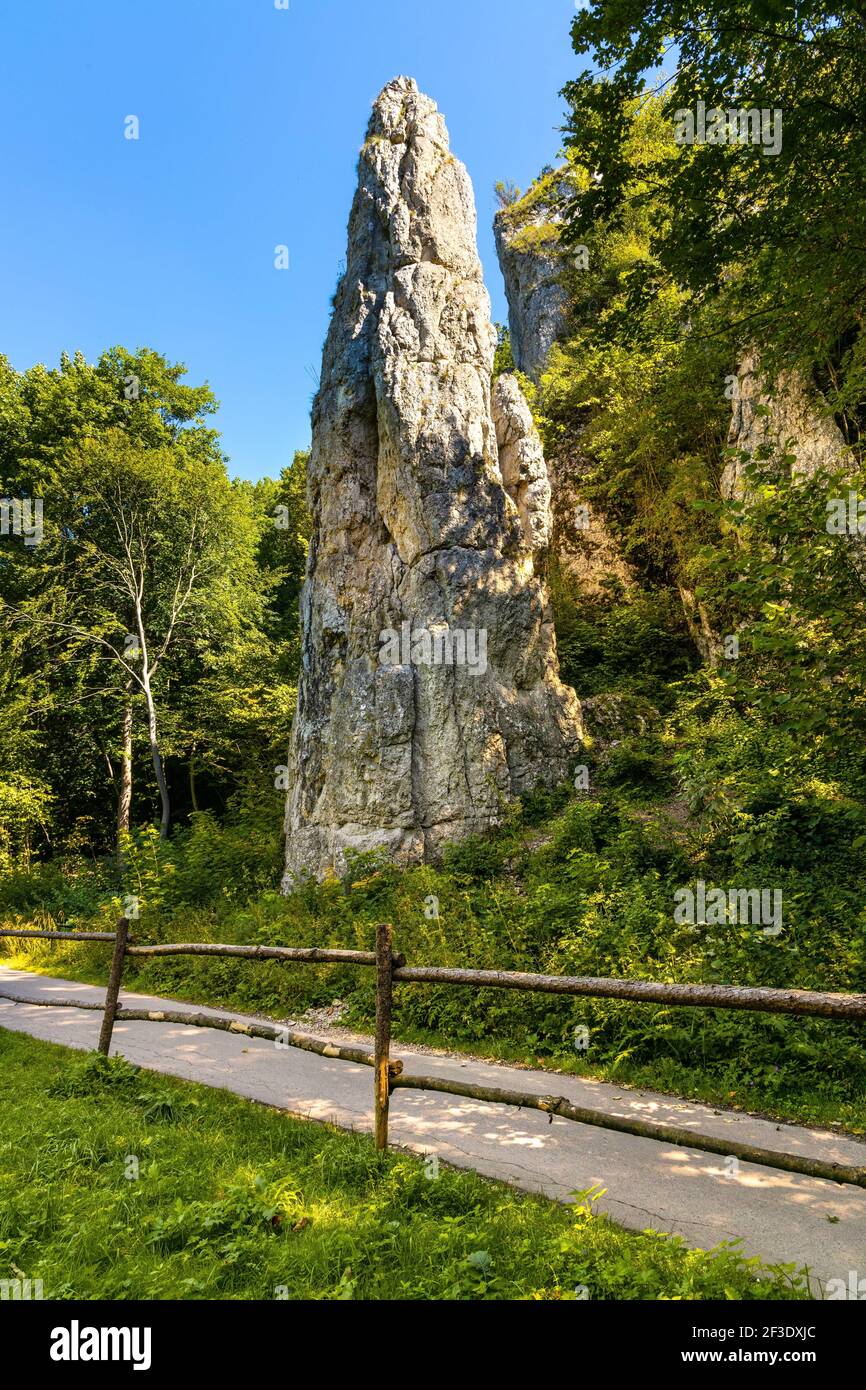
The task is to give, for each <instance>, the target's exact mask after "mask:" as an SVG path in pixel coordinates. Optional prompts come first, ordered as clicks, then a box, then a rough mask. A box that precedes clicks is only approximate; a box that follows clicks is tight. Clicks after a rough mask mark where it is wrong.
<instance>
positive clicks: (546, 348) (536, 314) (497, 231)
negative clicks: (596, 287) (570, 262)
mask: <svg viewBox="0 0 866 1390" xmlns="http://www.w3.org/2000/svg"><path fill="white" fill-rule="evenodd" d="M493 231H494V235H495V237H496V252H497V255H498V257H499V266H500V269H501V271H502V278H503V279H504V281H505V293H506V296H507V298H508V331H509V333H510V335H511V351H512V354H513V356H514V362H515V365H516V367H517V368H518V370H519V371H521V372H524V373H525V374H526V376H528V377H531V378H532V380H533V381H538V380H539V378H540V376H541V373H542V370H543V368H544V364H545V362H546V361H547V355H548V353H549V352H550V349H551V348H552V347H553V344H554V343H555V342H556V340H557V339H558V338H559V337H560V336H561V334H562V332H563V331H564V328H565V316H566V310H567V307H568V297H567V295H566V292H565V290H564V289H563V287H562V285H561V283H560V273H561V269H562V267H561V262H560V259H559V256H558V254H557V245H558V243H557V237H556V229H555V227H548V226H547V224H546V222H545V214H544V213H543V212H541V213H537V214H536V216H535V217H534V219H533V220H531V221H529V222H525V221H522V220H521V221H515V220H514V218H513V216H510V215H509V210H508V209H507V208H504V209H503V210H502V211H501V212H499V213H497V216H496V219H495V221H494V223H493Z"/></svg>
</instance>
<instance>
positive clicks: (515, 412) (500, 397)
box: [493, 372, 553, 558]
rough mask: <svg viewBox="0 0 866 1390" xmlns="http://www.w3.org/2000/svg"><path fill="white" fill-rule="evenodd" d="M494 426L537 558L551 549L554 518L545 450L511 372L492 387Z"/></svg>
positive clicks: (505, 476)
mask: <svg viewBox="0 0 866 1390" xmlns="http://www.w3.org/2000/svg"><path fill="white" fill-rule="evenodd" d="M493 423H494V425H495V428H496V445H497V448H498V450H499V468H500V471H501V473H502V481H503V484H504V486H505V490H506V492H507V493H508V495H509V497H510V498H511V500H512V501H513V502H514V505H515V506H516V507H517V513H518V516H519V517H520V524H521V527H522V528H523V535H524V538H525V540H526V544H527V545H528V546H529V548H530V550H531V551H532V552H533V554H534V555H535V556H536V557H537V558H542V557H544V556H545V555H546V553H547V550H548V547H549V546H550V534H551V529H552V525H553V518H552V514H551V509H550V479H549V477H548V476H547V465H546V463H545V462H544V450H543V448H542V445H541V439H540V438H539V435H538V430H537V429H536V428H535V421H534V420H533V418H532V411H531V410H530V409H529V403H528V401H527V399H526V397H525V396H524V394H523V392H522V391H521V389H520V385H519V383H518V381H517V378H516V377H515V376H513V375H512V374H511V373H510V372H504V373H503V374H502V375H501V376H499V377H497V379H496V382H495V384H494V387H493Z"/></svg>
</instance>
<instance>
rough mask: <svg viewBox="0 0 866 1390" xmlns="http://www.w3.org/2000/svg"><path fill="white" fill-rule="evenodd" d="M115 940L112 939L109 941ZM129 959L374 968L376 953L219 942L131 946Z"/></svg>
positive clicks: (181, 942) (314, 947)
mask: <svg viewBox="0 0 866 1390" xmlns="http://www.w3.org/2000/svg"><path fill="white" fill-rule="evenodd" d="M110 939H111V940H114V938H113V937H111V938H110ZM127 955H130V956H238V957H240V958H241V959H243V960H294V961H302V962H303V961H306V962H309V963H311V964H314V965H315V964H319V965H329V964H330V965H345V964H350V965H375V964H376V953H375V951H340V950H334V951H332V950H329V949H327V948H325V947H320V946H225V945H222V944H220V943H219V942H216V941H180V942H177V943H174V944H169V945H164V946H163V945H160V946H130V948H129V950H128V952H127Z"/></svg>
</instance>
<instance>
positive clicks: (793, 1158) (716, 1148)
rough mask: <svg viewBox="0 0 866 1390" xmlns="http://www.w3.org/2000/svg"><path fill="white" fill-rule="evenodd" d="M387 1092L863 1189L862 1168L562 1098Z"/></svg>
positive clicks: (471, 1089) (407, 1080) (465, 1089)
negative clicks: (458, 1101)
mask: <svg viewBox="0 0 866 1390" xmlns="http://www.w3.org/2000/svg"><path fill="white" fill-rule="evenodd" d="M391 1084H392V1087H393V1088H396V1087H398V1086H404V1087H407V1088H408V1089H410V1090H414V1091H442V1092H444V1093H445V1094H446V1095H453V1096H468V1097H469V1099H470V1100H484V1101H493V1102H494V1103H496V1104H497V1105H516V1106H518V1107H519V1108H521V1109H529V1110H542V1111H544V1113H545V1114H548V1115H550V1116H551V1118H552V1117H553V1116H554V1115H559V1116H561V1117H562V1118H563V1119H566V1120H575V1121H576V1122H577V1123H578V1124H581V1125H594V1126H596V1128H598V1129H613V1130H616V1131H617V1132H618V1133H620V1134H636V1135H638V1136H639V1137H640V1138H642V1139H655V1140H657V1141H658V1142H660V1143H662V1144H677V1145H680V1146H682V1147H684V1148H689V1149H703V1150H705V1151H706V1152H707V1153H714V1154H723V1155H724V1156H725V1157H726V1158H740V1159H742V1160H743V1162H744V1163H759V1164H761V1165H762V1166H763V1167H766V1168H781V1169H784V1170H785V1172H788V1173H805V1174H806V1175H807V1176H808V1177H812V1178H824V1179H826V1180H827V1181H828V1182H840V1183H853V1184H854V1185H855V1186H857V1187H866V1167H864V1168H856V1167H853V1166H852V1165H850V1164H845V1163H828V1162H825V1161H824V1160H823V1159H819V1158H805V1157H802V1156H801V1155H799V1154H787V1153H778V1152H777V1151H776V1150H773V1149H761V1148H758V1147H756V1146H755V1145H754V1144H740V1143H738V1142H737V1140H735V1139H716V1138H714V1137H713V1136H711V1135H708V1134H695V1133H693V1132H692V1131H691V1130H689V1129H680V1128H678V1127H677V1126H674V1125H666V1124H654V1123H653V1122H652V1121H649V1120H638V1119H630V1118H627V1117H626V1116H624V1115H608V1114H606V1113H605V1112H604V1111H602V1110H590V1109H588V1108H587V1107H586V1106H583V1105H573V1104H572V1103H571V1101H569V1100H566V1099H565V1098H564V1097H563V1096H538V1095H533V1093H532V1092H531V1091H505V1090H500V1089H499V1088H498V1087H496V1086H475V1085H472V1084H471V1083H470V1082H464V1081H449V1080H441V1079H440V1078H439V1077H432V1076H398V1077H396V1078H395V1079H394V1081H393V1082H392V1083H391Z"/></svg>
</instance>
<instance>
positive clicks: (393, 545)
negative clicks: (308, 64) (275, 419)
mask: <svg viewBox="0 0 866 1390" xmlns="http://www.w3.org/2000/svg"><path fill="white" fill-rule="evenodd" d="M494 348H495V333H494V330H493V326H492V323H491V319H490V302H489V298H488V295H487V291H486V289H485V287H484V281H483V277H482V270H481V263H480V261H479V258H478V253H477V249H476V218H475V206H474V199H473V194H472V186H471V183H470V180H469V176H468V174H467V172H466V170H465V168H464V167H463V165H462V164H460V163H459V162H458V161H457V160H456V159H455V158H454V156H453V155H452V154H451V152H450V149H449V143H448V133H447V130H446V128H445V123H444V120H443V118H442V116H441V115H440V113H439V112H438V110H437V108H436V106H435V104H434V103H433V102H432V101H431V100H430V99H429V98H428V97H426V96H423V95H422V94H421V93H420V92H419V91H418V88H417V87H416V85H415V83H414V82H413V81H412V80H411V79H409V78H405V77H400V78H397V79H396V80H395V81H393V82H391V83H389V84H388V86H387V87H385V89H384V91H383V92H382V93H381V95H380V96H379V98H378V99H377V101H376V103H375V105H374V107H373V113H372V117H371V120H370V125H369V128H368V132H367V138H366V141H365V143H364V146H363V148H362V151H361V156H360V160H359V164H358V189H357V192H356V194H355V199H354V203H353V207H352V212H351V217H350V221H349V239H348V251H347V256H346V271H345V274H344V276H343V278H342V280H341V283H340V285H339V287H338V290H337V294H336V296H335V300H334V314H333V318H332V321H331V325H330V330H329V332H328V337H327V340H326V343H325V349H324V357H323V363H322V373H321V386H320V389H319V392H318V395H317V397H316V401H315V404H314V407H313V442H312V453H311V458H310V465H309V501H310V507H311V512H312V516H313V533H312V539H311V543H310V554H309V561H308V568H307V578H306V583H305V586H304V590H303V593H302V597H301V617H302V628H303V665H302V674H301V680H300V686H299V696H298V712H297V716H296V719H295V724H294V729H293V735H292V745H291V751H290V758H289V766H290V786H289V791H288V801H287V812H286V875H285V880H284V887H285V888H286V889H287V890H289V889H291V887H292V886H293V885H294V884H296V883H297V882H298V881H299V880H300V879H302V878H304V877H306V876H309V875H314V876H317V877H322V876H324V875H325V874H327V873H328V872H329V871H337V872H340V871H341V870H342V869H343V868H344V866H345V863H346V855H347V852H349V851H356V852H357V851H368V850H383V851H384V852H385V853H386V854H387V855H388V856H389V857H391V858H392V859H394V860H396V861H397V862H398V863H402V864H407V863H411V862H415V861H419V860H423V859H427V858H435V857H436V855H437V854H438V852H439V850H440V849H441V847H442V845H443V844H444V843H445V842H446V841H449V840H453V839H457V838H459V837H461V836H464V835H466V834H470V833H473V832H478V831H482V830H484V829H486V828H487V827H489V826H491V825H493V824H495V823H496V822H498V821H499V820H500V819H501V816H502V813H503V809H504V807H505V805H506V804H507V802H508V801H509V800H511V799H512V798H514V797H515V796H517V795H519V794H520V793H521V792H524V791H526V790H528V789H531V788H532V787H534V786H536V785H538V784H540V783H546V784H553V783H556V782H557V781H560V780H561V779H562V778H564V777H565V776H567V775H568V773H569V771H570V769H571V766H572V763H573V761H574V759H575V757H576V755H577V752H578V749H579V744H580V739H581V732H582V731H581V720H580V705H579V703H578V700H577V697H576V696H575V694H574V692H573V691H572V690H570V689H569V688H568V687H566V686H564V685H563V684H562V683H561V681H560V680H559V668H558V662H557V657H556V639H555V635H554V629H553V622H552V617H551V613H550V608H549V601H548V594H547V587H546V583H545V578H544V575H545V564H546V550H547V546H548V543H549V538H550V486H549V482H548V479H547V473H546V469H545V465H544V458H543V454H542V452H541V445H540V441H539V440H538V436H537V434H536V433H535V428H534V425H533V423H532V419H531V415H530V414H529V411H528V408H527V407H526V402H525V400H524V399H523V396H522V394H521V392H520V388H519V386H518V385H517V382H516V380H514V379H512V380H511V382H510V383H507V384H506V385H504V386H502V385H500V386H499V388H498V389H497V396H496V409H495V413H494V404H493V401H492V399H491V371H492V364H493V354H494ZM419 632H420V633H421V634H426V636H425V637H423V640H422V641H420V642H419V643H416V642H415V640H414V638H415V637H416V635H417V634H418V633H419ZM387 634H396V637H397V638H399V639H401V640H400V641H399V642H398V644H397V648H396V649H395V648H393V647H392V648H391V649H390V651H388V650H386V645H385V644H386V635H387ZM407 639H411V640H407ZM464 647H465V653H463V648H464ZM462 653H463V655H464V656H465V659H462V655H461V654H462ZM449 656H450V657H451V661H450V662H449Z"/></svg>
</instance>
